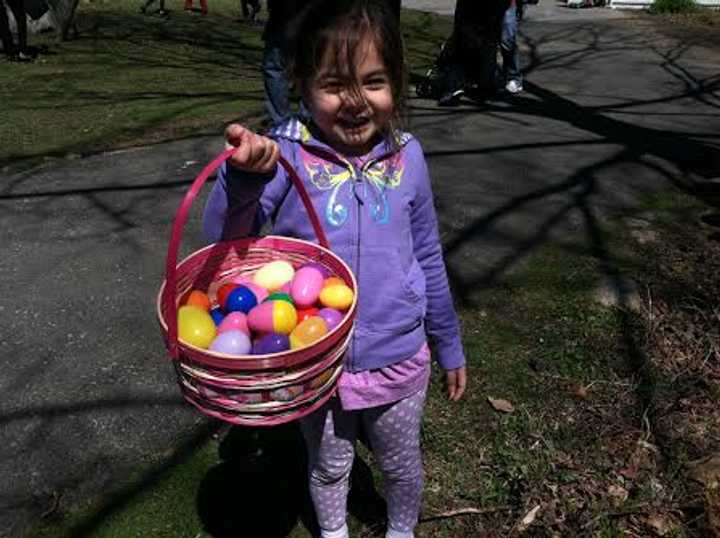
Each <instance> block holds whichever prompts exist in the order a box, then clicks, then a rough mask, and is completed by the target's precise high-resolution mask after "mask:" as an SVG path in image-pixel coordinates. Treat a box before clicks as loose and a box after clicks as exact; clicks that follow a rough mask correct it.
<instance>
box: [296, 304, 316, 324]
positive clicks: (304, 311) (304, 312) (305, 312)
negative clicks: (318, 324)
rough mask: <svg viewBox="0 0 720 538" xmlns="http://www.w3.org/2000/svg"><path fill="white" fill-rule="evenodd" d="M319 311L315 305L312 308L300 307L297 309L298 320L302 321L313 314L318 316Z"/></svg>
mask: <svg viewBox="0 0 720 538" xmlns="http://www.w3.org/2000/svg"><path fill="white" fill-rule="evenodd" d="M318 313H319V311H318V309H317V308H315V307H310V308H299V309H297V322H298V324H299V323H302V322H303V321H305V320H306V319H307V318H311V317H312V316H317V315H318Z"/></svg>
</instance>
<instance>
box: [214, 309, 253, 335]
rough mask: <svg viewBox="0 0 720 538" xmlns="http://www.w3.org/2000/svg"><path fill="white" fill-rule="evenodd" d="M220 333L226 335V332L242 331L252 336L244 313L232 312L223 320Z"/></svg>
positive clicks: (219, 329)
mask: <svg viewBox="0 0 720 538" xmlns="http://www.w3.org/2000/svg"><path fill="white" fill-rule="evenodd" d="M217 330H218V333H224V332H226V331H242V332H244V333H245V334H250V329H249V328H248V324H247V316H246V315H245V314H244V313H242V312H230V313H229V314H228V315H227V316H225V319H223V320H222V322H221V323H220V325H219V326H218V329H217Z"/></svg>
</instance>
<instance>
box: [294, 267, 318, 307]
mask: <svg viewBox="0 0 720 538" xmlns="http://www.w3.org/2000/svg"><path fill="white" fill-rule="evenodd" d="M324 282H325V278H324V277H323V274H322V273H321V272H320V270H319V269H318V268H317V267H314V266H303V267H301V268H300V269H298V270H297V272H296V273H295V277H294V278H293V280H292V285H291V287H290V296H291V297H292V298H293V301H295V304H296V305H297V306H298V307H300V308H306V307H309V306H312V305H314V304H315V301H317V298H318V296H319V295H320V290H322V288H323V283H324Z"/></svg>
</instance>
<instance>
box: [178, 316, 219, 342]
mask: <svg viewBox="0 0 720 538" xmlns="http://www.w3.org/2000/svg"><path fill="white" fill-rule="evenodd" d="M216 334H217V330H216V328H215V322H214V321H213V319H212V318H211V317H210V314H209V313H208V312H207V311H205V310H203V309H202V308H198V307H197V306H181V307H180V309H179V310H178V337H179V338H180V340H182V341H183V342H185V343H187V344H190V345H193V346H196V347H199V348H202V349H207V347H208V346H209V345H210V343H211V342H212V341H213V339H214V338H215V335H216Z"/></svg>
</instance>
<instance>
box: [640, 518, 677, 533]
mask: <svg viewBox="0 0 720 538" xmlns="http://www.w3.org/2000/svg"><path fill="white" fill-rule="evenodd" d="M645 524H646V525H647V526H648V527H649V528H650V529H651V530H652V531H653V533H655V534H656V535H657V536H665V535H667V534H668V533H669V532H670V531H671V530H672V525H671V524H670V522H669V521H668V520H667V518H666V517H665V516H663V515H662V514H653V515H651V516H648V517H647V518H645Z"/></svg>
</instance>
